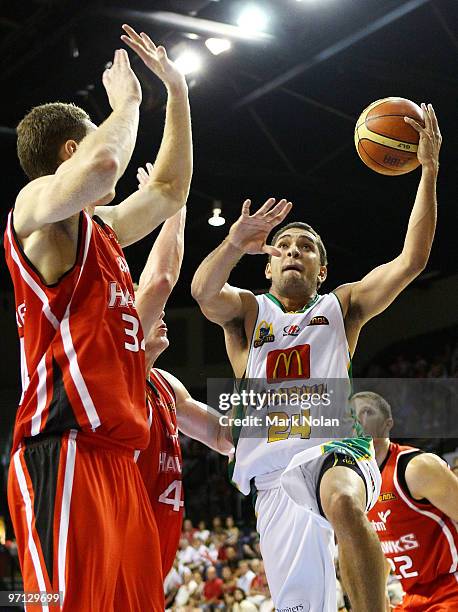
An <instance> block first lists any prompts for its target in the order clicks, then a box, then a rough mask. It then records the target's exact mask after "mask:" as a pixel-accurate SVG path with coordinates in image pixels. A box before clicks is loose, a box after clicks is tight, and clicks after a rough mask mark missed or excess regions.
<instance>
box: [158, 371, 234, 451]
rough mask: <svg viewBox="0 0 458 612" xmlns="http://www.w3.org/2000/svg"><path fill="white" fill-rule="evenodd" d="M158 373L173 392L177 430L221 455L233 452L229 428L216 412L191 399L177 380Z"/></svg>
mask: <svg viewBox="0 0 458 612" xmlns="http://www.w3.org/2000/svg"><path fill="white" fill-rule="evenodd" d="M159 372H160V373H161V374H162V375H163V376H164V377H165V378H166V379H167V380H168V382H169V383H170V384H171V386H172V388H173V390H174V392H175V398H176V406H177V420H178V428H179V430H180V431H181V432H183V433H184V434H185V435H186V436H189V437H190V438H193V439H194V440H198V441H199V442H202V444H205V445H206V446H208V447H209V448H211V449H213V450H215V451H217V452H218V453H221V454H222V455H230V454H231V453H232V452H233V450H234V444H233V442H232V438H231V431H230V427H223V426H222V425H221V424H220V422H219V416H220V415H219V414H218V412H217V411H216V410H214V409H213V408H211V407H210V406H207V405H205V404H202V402H198V401H197V400H195V399H193V398H192V397H191V395H190V394H189V391H188V390H187V389H186V387H185V386H184V385H183V383H182V382H180V381H179V380H178V378H175V376H172V374H170V373H169V372H165V371H164V370H159Z"/></svg>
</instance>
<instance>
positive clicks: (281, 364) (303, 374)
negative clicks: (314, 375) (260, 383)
mask: <svg viewBox="0 0 458 612" xmlns="http://www.w3.org/2000/svg"><path fill="white" fill-rule="evenodd" d="M266 375H267V380H268V382H274V381H281V380H286V379H295V378H310V345H308V344H300V345H297V346H294V347H291V348H288V349H283V350H281V349H280V350H276V351H270V353H269V354H268V355H267V364H266Z"/></svg>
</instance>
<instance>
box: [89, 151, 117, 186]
mask: <svg viewBox="0 0 458 612" xmlns="http://www.w3.org/2000/svg"><path fill="white" fill-rule="evenodd" d="M91 166H92V169H93V171H94V172H95V173H96V174H97V175H98V177H99V179H100V181H101V182H102V183H103V184H107V185H108V186H109V189H108V192H110V193H111V192H113V191H114V187H115V185H116V181H117V179H118V175H119V169H120V164H119V159H118V157H117V156H116V154H115V153H114V152H113V151H111V150H109V149H106V148H103V149H99V150H97V151H95V152H94V155H93V157H92V160H91Z"/></svg>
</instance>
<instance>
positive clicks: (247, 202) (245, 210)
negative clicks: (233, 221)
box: [242, 200, 251, 217]
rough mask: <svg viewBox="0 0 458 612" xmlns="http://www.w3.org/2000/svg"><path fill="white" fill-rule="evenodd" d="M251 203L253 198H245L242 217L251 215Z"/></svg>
mask: <svg viewBox="0 0 458 612" xmlns="http://www.w3.org/2000/svg"><path fill="white" fill-rule="evenodd" d="M250 204H251V200H245V202H244V203H243V204H242V217H249V216H250Z"/></svg>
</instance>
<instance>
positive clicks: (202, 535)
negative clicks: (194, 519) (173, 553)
mask: <svg viewBox="0 0 458 612" xmlns="http://www.w3.org/2000/svg"><path fill="white" fill-rule="evenodd" d="M195 535H196V537H198V538H199V540H201V541H202V542H203V543H204V544H206V543H207V541H208V539H209V538H210V530H209V529H207V525H206V524H205V521H199V524H198V531H197V532H196V534H195Z"/></svg>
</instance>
